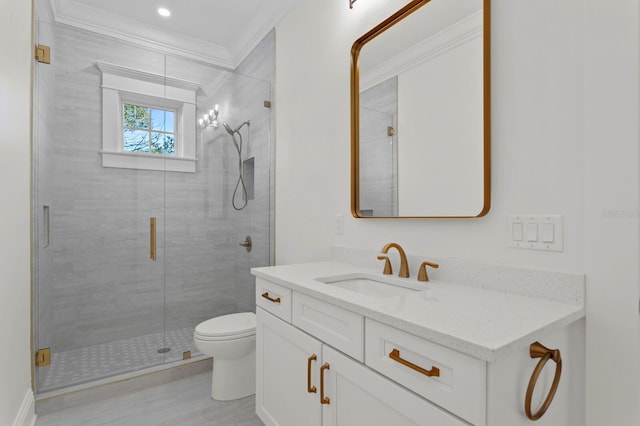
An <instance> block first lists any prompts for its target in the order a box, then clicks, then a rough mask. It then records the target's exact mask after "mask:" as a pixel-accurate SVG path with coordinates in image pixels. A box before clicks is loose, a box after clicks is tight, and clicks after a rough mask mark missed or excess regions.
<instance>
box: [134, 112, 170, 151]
mask: <svg viewBox="0 0 640 426" xmlns="http://www.w3.org/2000/svg"><path fill="white" fill-rule="evenodd" d="M122 123H123V128H124V130H123V148H124V151H128V152H149V153H154V154H165V155H173V154H175V111H167V110H161V109H156V108H149V107H145V106H139V105H132V104H124V105H123V120H122Z"/></svg>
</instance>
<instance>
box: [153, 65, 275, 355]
mask: <svg viewBox="0 0 640 426" xmlns="http://www.w3.org/2000/svg"><path fill="white" fill-rule="evenodd" d="M167 74H168V75H170V76H171V77H175V78H181V79H185V80H188V81H191V82H197V83H198V85H199V87H200V89H199V90H198V97H197V117H198V118H202V116H203V115H204V114H207V113H209V111H210V110H213V109H214V108H215V106H216V105H218V111H219V115H218V126H217V127H215V126H213V125H212V126H209V127H205V128H202V127H201V126H200V125H198V124H197V122H194V123H193V125H194V126H196V142H197V143H196V154H197V159H198V161H197V167H196V172H195V173H171V172H167V173H166V175H165V178H166V194H167V195H166V198H165V207H166V247H165V250H166V262H167V275H166V298H167V300H166V312H165V318H166V323H167V325H166V330H167V342H169V346H171V347H172V349H171V353H172V354H173V355H172V357H171V358H168V359H167V360H168V361H172V360H173V359H177V358H181V357H182V356H183V353H184V352H187V351H191V355H192V356H197V355H199V353H198V351H197V350H196V348H195V347H194V346H193V330H194V328H195V326H196V325H197V324H199V323H200V322H202V321H205V320H207V319H210V318H213V317H215V316H220V315H225V314H229V313H234V312H240V311H251V310H255V296H254V293H253V292H254V290H253V279H252V276H251V275H250V274H249V267H250V265H249V263H248V259H249V256H258V257H259V258H260V259H266V261H265V262H266V263H264V264H265V265H266V264H268V263H269V250H270V245H269V243H268V241H270V239H269V231H270V226H269V223H270V222H269V218H270V210H269V201H268V200H269V189H270V185H269V164H270V158H271V157H270V128H271V127H270V110H269V108H267V107H265V103H264V101H266V100H269V99H270V85H269V84H268V83H267V82H265V81H263V80H258V79H254V78H250V77H247V76H242V75H239V74H236V73H232V72H229V71H225V70H220V69H218V68H215V67H212V66H209V65H206V64H202V63H198V62H195V61H190V60H186V59H180V58H176V57H168V58H167ZM245 122H248V123H246V124H244V125H242V124H243V123H245ZM225 123H226V124H227V125H228V126H229V128H230V129H231V130H235V129H238V127H240V126H241V125H242V127H241V128H240V130H239V131H238V132H239V134H235V135H234V136H235V139H236V142H237V143H238V145H237V147H236V145H235V144H234V140H233V138H232V136H231V135H230V134H229V132H228V131H227V130H226V129H225V126H224V124H225ZM240 138H241V139H242V140H241V141H240ZM240 142H241V143H242V146H241V147H240ZM238 148H241V153H240V154H241V155H240V157H239V155H238ZM247 160H253V161H249V163H250V162H253V163H254V167H253V171H254V178H251V179H249V178H247V179H245V182H244V185H245V187H246V189H248V191H247V193H251V192H253V197H252V199H249V200H247V205H246V207H245V208H243V209H241V210H236V209H235V208H234V207H233V203H232V198H233V194H234V191H235V192H236V198H235V204H236V207H241V206H242V205H243V204H244V195H243V194H244V190H243V189H242V183H240V185H238V177H239V173H240V171H239V164H244V162H246V161H247ZM241 161H242V162H241ZM247 168H250V166H247ZM244 172H245V173H244V175H245V177H246V176H247V175H248V174H249V171H248V170H245V171H244ZM262 179H263V181H261V180H262ZM236 187H238V190H236ZM251 189H254V190H253V191H251ZM258 200H260V201H259V202H260V203H261V204H260V207H258V206H257V205H256V203H257V202H258ZM264 200H266V203H265V201H264ZM254 216H255V217H256V219H254ZM257 218H259V219H257ZM254 221H261V223H264V225H263V226H264V227H265V229H264V232H263V233H262V234H260V235H258V233H256V231H257V229H256V227H255V226H254V225H253V223H254ZM263 234H264V235H263ZM248 235H250V236H251V237H252V241H253V242H254V246H253V249H252V252H251V254H249V253H248V252H247V251H246V250H245V249H244V248H242V247H240V246H239V243H240V242H242V241H243V240H244V239H245V237H246V236H248ZM261 261H262V260H261ZM239 269H240V270H242V273H241V274H242V276H243V277H244V279H245V281H244V282H243V281H241V280H239V279H238V270H239Z"/></svg>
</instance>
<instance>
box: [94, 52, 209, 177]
mask: <svg viewBox="0 0 640 426" xmlns="http://www.w3.org/2000/svg"><path fill="white" fill-rule="evenodd" d="M96 66H97V67H98V69H99V70H100V71H101V72H102V152H101V154H102V166H103V167H116V168H125V169H138V170H161V171H170V172H187V173H195V171H196V126H195V123H196V93H197V91H198V90H199V89H200V84H199V83H195V82H191V81H187V80H181V79H177V78H172V77H167V76H165V75H161V74H154V73H148V72H145V71H140V70H136V69H131V68H127V67H122V66H118V65H113V64H107V63H102V62H97V63H96ZM157 154H161V155H157Z"/></svg>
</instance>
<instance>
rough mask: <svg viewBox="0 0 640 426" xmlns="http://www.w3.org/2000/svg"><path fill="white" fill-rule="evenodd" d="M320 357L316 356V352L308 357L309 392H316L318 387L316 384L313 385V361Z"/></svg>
mask: <svg viewBox="0 0 640 426" xmlns="http://www.w3.org/2000/svg"><path fill="white" fill-rule="evenodd" d="M317 359H318V357H317V356H316V354H313V355H311V356H310V357H309V358H308V359H307V392H308V393H316V392H317V389H316V387H315V386H311V363H312V362H313V361H315V360H317Z"/></svg>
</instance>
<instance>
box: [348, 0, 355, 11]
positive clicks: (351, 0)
mask: <svg viewBox="0 0 640 426" xmlns="http://www.w3.org/2000/svg"><path fill="white" fill-rule="evenodd" d="M355 2H356V0H349V9H353V4H354V3H355Z"/></svg>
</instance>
